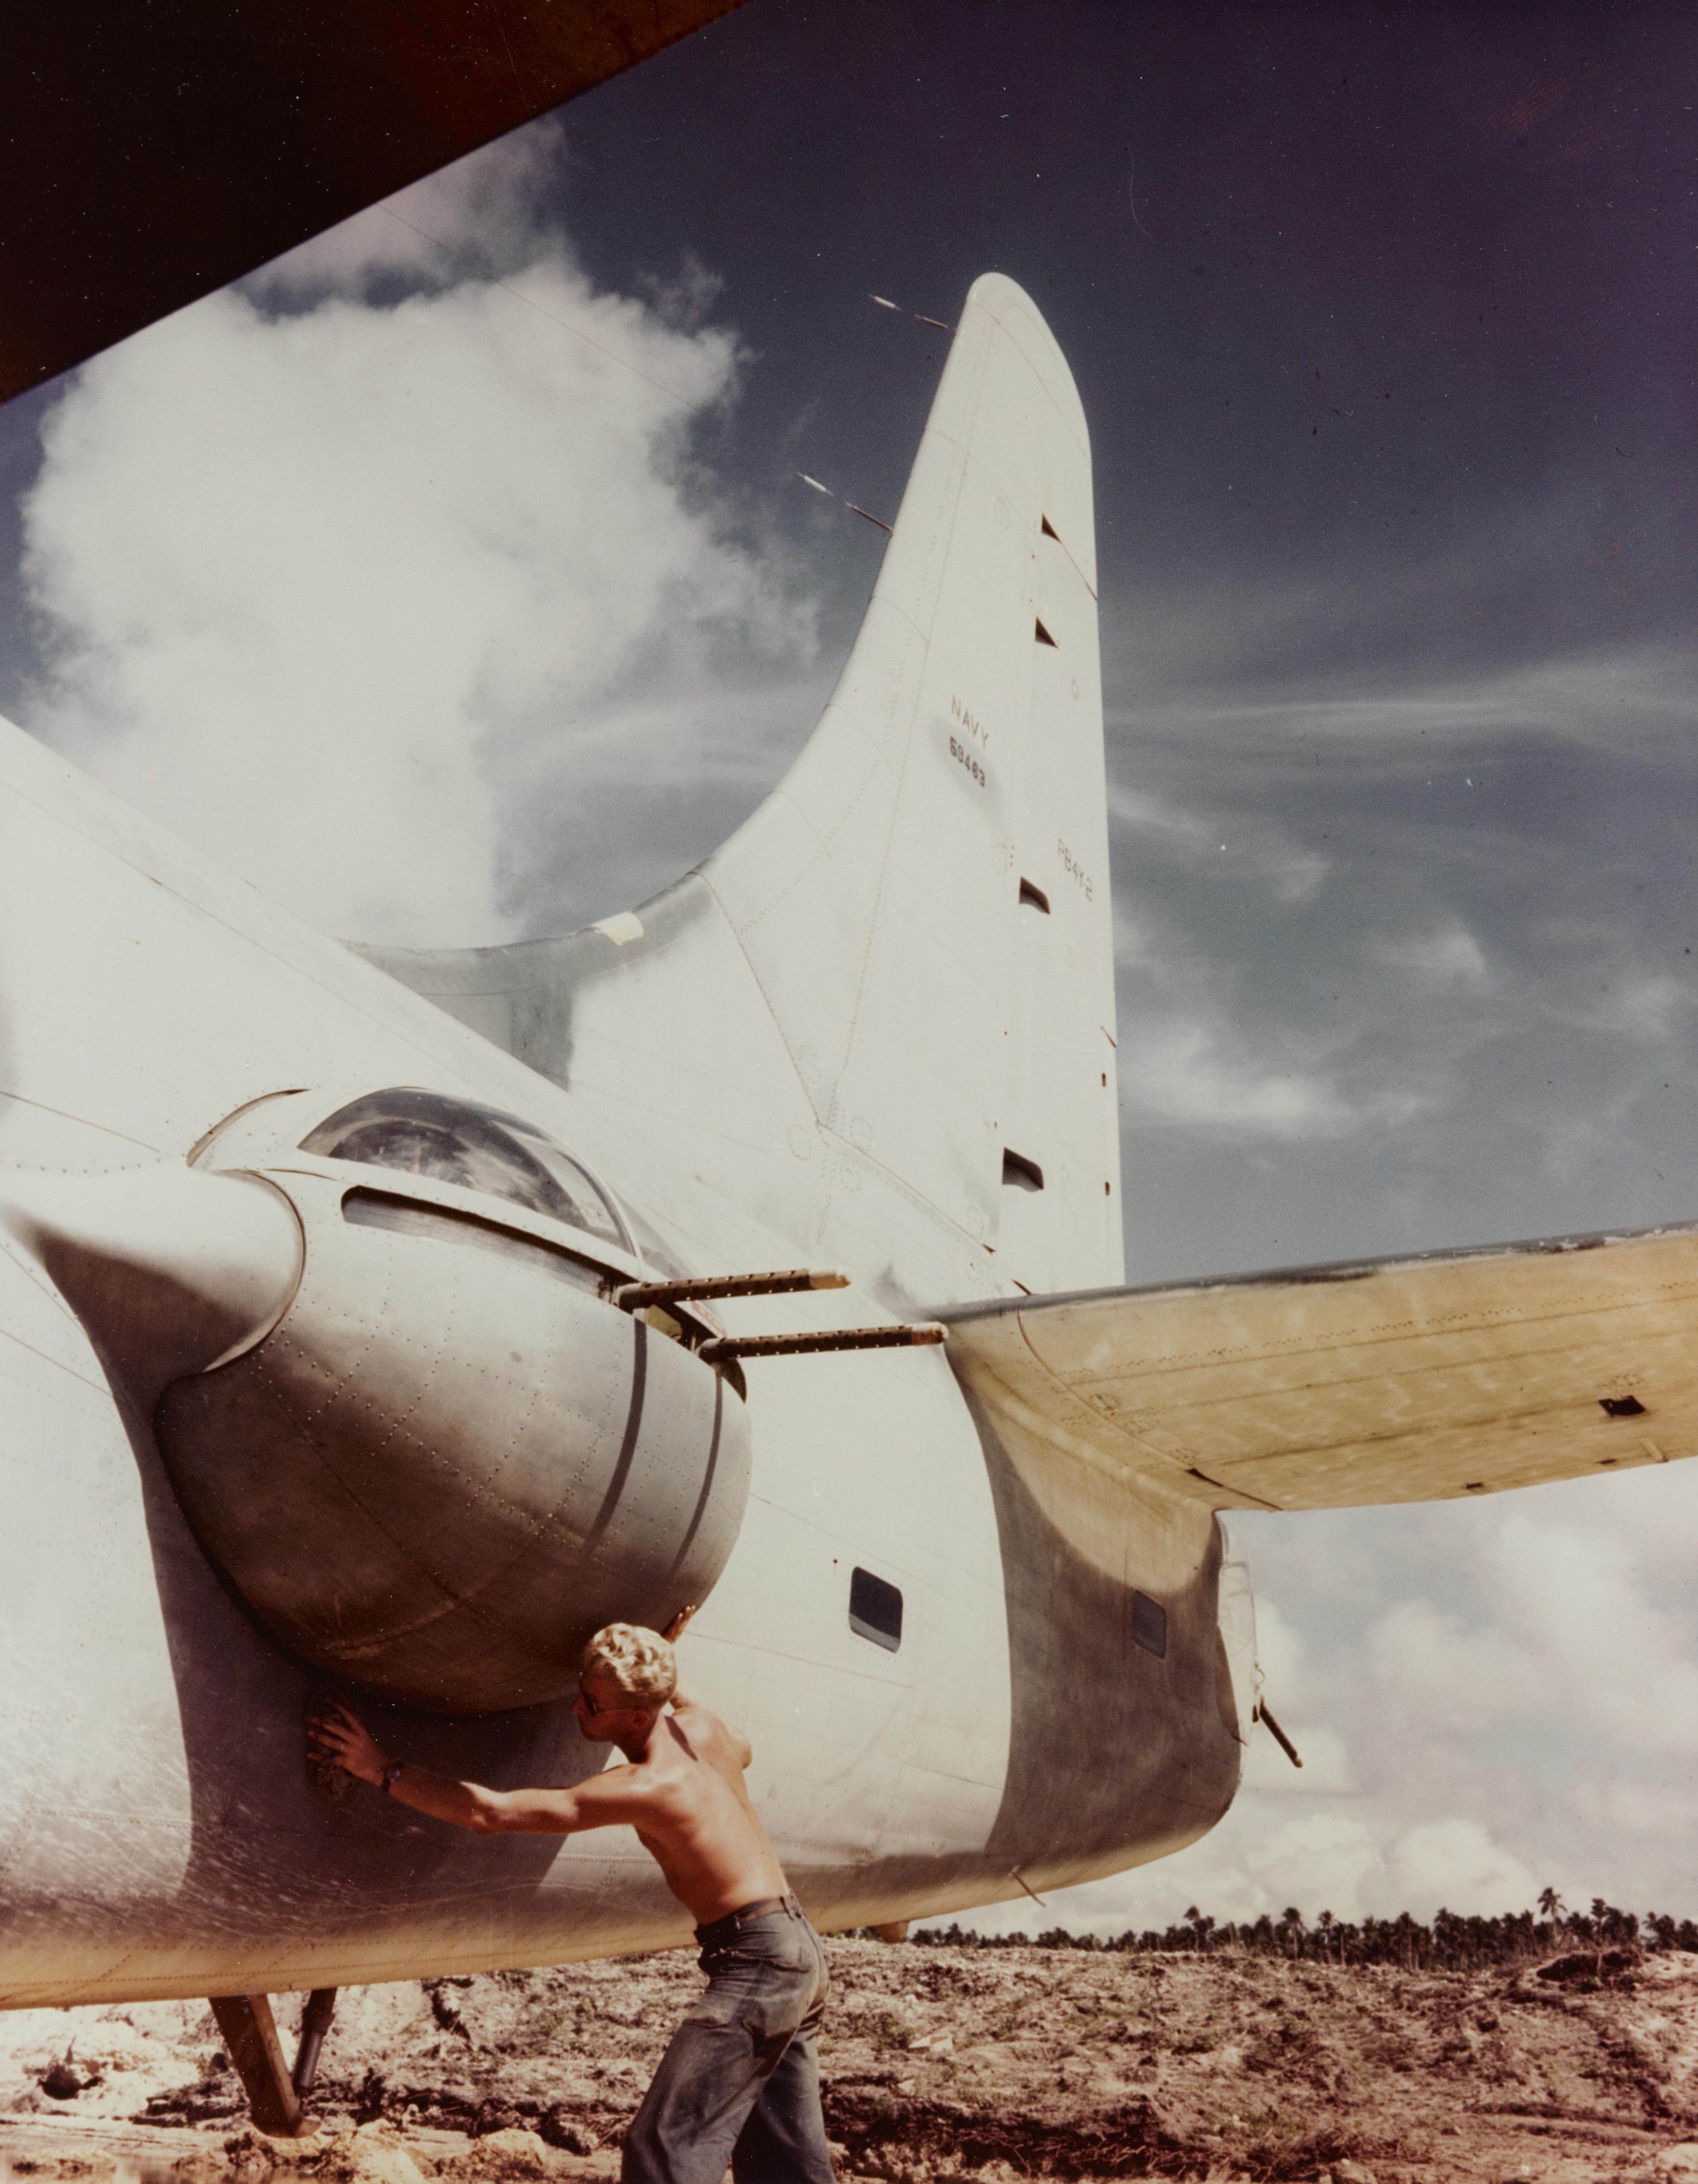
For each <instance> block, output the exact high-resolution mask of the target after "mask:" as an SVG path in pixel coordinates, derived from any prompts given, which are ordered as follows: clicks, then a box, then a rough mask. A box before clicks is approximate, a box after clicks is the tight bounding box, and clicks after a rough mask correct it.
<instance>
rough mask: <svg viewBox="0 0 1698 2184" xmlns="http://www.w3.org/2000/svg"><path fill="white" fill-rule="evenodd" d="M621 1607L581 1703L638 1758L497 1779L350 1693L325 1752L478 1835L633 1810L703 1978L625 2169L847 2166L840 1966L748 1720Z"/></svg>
mask: <svg viewBox="0 0 1698 2184" xmlns="http://www.w3.org/2000/svg"><path fill="white" fill-rule="evenodd" d="M693 1613H694V1610H693V1608H688V1607H687V1608H686V1609H685V1610H684V1611H683V1613H682V1614H681V1615H679V1616H677V1617H676V1618H675V1619H673V1621H672V1622H671V1623H670V1624H668V1625H667V1626H666V1631H665V1635H664V1636H662V1635H660V1633H658V1632H656V1631H654V1630H643V1629H640V1628H639V1627H638V1626H637V1625H636V1624H630V1623H610V1624H608V1626H607V1628H606V1629H605V1630H598V1631H597V1633H596V1635H595V1636H594V1637H593V1638H592V1639H591V1640H590V1641H589V1644H588V1645H587V1646H586V1647H585V1649H584V1665H583V1674H582V1676H581V1677H580V1678H579V1680H578V1696H577V1697H576V1699H575V1700H574V1701H573V1702H572V1711H573V1713H576V1716H577V1719H578V1727H579V1729H580V1730H581V1731H582V1734H583V1735H584V1736H587V1738H588V1739H589V1740H590V1741H591V1742H592V1743H595V1744H616V1745H617V1746H618V1747H619V1748H620V1750H621V1752H623V1753H624V1754H625V1757H626V1765H625V1766H623V1767H610V1768H609V1769H607V1770H606V1771H605V1772H604V1773H603V1774H600V1775H593V1776H592V1777H591V1778H590V1780H588V1781H587V1782H582V1783H580V1784H579V1786H578V1787H577V1788H576V1789H575V1790H486V1789H482V1788H481V1787H480V1786H479V1785H478V1784H476V1782H455V1781H452V1780H449V1779H448V1777H447V1776H446V1775H433V1774H431V1771H430V1769H428V1768H425V1767H417V1766H415V1765H414V1764H413V1763H411V1761H409V1760H400V1759H389V1758H386V1757H385V1756H384V1754H383V1753H382V1752H380V1751H379V1750H378V1748H377V1746H376V1743H375V1742H374V1741H372V1738H371V1736H370V1734H369V1732H368V1731H367V1730H366V1729H365V1725H364V1724H363V1723H362V1722H361V1721H360V1720H359V1718H358V1716H357V1715H355V1714H354V1713H350V1712H349V1710H348V1708H346V1707H338V1708H337V1710H336V1712H335V1713H331V1714H327V1715H325V1716H323V1717H321V1718H320V1719H317V1720H315V1722H314V1723H313V1724H311V1727H310V1730H309V1735H310V1737H311V1741H312V1747H313V1753H314V1757H315V1758H318V1759H320V1760H330V1761H333V1762H334V1763H336V1764H337V1766H339V1767H343V1768H346V1769H347V1770H348V1773H349V1774H350V1775H358V1776H359V1779H360V1780H361V1781H363V1782H370V1784H371V1785H372V1786H373V1787H374V1788H376V1789H381V1790H386V1791H387V1792H388V1793H389V1795H390V1796H391V1797H398V1798H399V1799H400V1801H401V1802H402V1803H403V1804H404V1805H410V1806H412V1808H414V1810H415V1812H420V1813H428V1814H431V1817H432V1818H433V1819H438V1820H448V1821H449V1822H451V1823H452V1824H453V1825H454V1826H456V1827H461V1828H470V1829H472V1830H475V1831H476V1833H478V1834H480V1835H493V1834H499V1833H504V1832H506V1831H508V1830H522V1831H525V1832H527V1833H530V1834H532V1835H559V1836H565V1835H576V1834H577V1833H578V1832H579V1831H580V1830H582V1829H585V1828H609V1827H621V1826H627V1825H628V1826H631V1827H633V1828H635V1829H636V1830H637V1838H638V1840H639V1841H641V1843H642V1845H643V1848H644V1849H645V1850H646V1851H648V1853H649V1855H650V1856H651V1857H652V1858H654V1861H655V1863H656V1864H658V1865H659V1866H660V1870H661V1872H662V1873H663V1874H664V1875H665V1878H666V1886H668V1887H669V1888H670V1889H671V1892H672V1893H673V1894H674V1895H675V1896H676V1897H677V1898H678V1900H679V1902H680V1903H682V1904H683V1905H684V1906H685V1908H687V1909H688V1911H689V1912H691V1914H693V1916H694V1918H695V1919H696V1922H697V1923H696V1939H697V1940H698V1941H699V1942H700V1943H701V1946H702V1953H701V1958H700V1962H701V1967H702V1970H704V1972H706V1973H707V1974H708V1987H707V1992H706V1993H705V1994H704V1995H703V1997H701V1999H700V2001H699V2002H698V2003H696V2005H695V2007H694V2008H693V2009H689V2010H687V2011H686V2012H685V2014H684V2018H683V2021H682V2024H681V2025H679V2027H678V2029H677V2031H676V2032H675V2033H674V2034H673V2035H672V2039H671V2045H670V2046H669V2047H668V2048H667V2050H666V2052H665V2054H664V2055H663V2056H662V2057H661V2059H660V2068H659V2069H658V2070H656V2071H655V2073H654V2082H653V2083H652V2084H651V2085H650V2087H649V2091H648V2093H647V2095H646V2096H645V2098H644V2099H643V2105H642V2107H641V2108H640V2109H638V2110H637V2115H636V2118H635V2120H633V2121H632V2126H631V2128H630V2130H629V2131H627V2132H626V2138H625V2157H624V2168H623V2176H624V2181H625V2184H721V2178H722V2177H723V2176H724V2175H725V2172H726V2169H727V2165H729V2166H730V2168H731V2170H732V2174H733V2176H734V2177H735V2179H736V2184H832V2160H831V2154H830V2153H829V2151H828V2150H827V2145H826V2126H825V2118H824V2115H823V2114H822V2112H821V2107H820V2070H819V2059H818V2056H817V2053H816V2048H815V2041H814V2036H815V2034H816V2031H817V2030H818V2027H819V2023H820V2016H821V2011H822V2010H823V2009H824V2007H825V2000H826V1991H827V1984H828V1982H827V1975H826V1960H825V1953H824V1951H823V1949H822V1948H821V1946H820V1937H819V1936H818V1935H817V1934H816V1932H815V1931H814V1930H813V1928H812V1927H811V1926H810V1925H809V1923H808V1920H807V1919H806V1917H805V1916H804V1913H803V1910H802V1907H801V1906H800V1904H799V1903H797V1901H796V1899H795V1897H793V1895H791V1893H790V1892H789V1886H788V1883H787V1881H786V1880H785V1878H784V1869H783V1868H782V1866H781V1865H780V1864H779V1863H778V1859H777V1855H776V1853H774V1851H773V1848H772V1845H771V1842H770V1841H768V1840H767V1836H766V1830H765V1828H764V1827H762V1825H760V1819H759V1817H758V1816H757V1814H756V1813H755V1810H754V1806H753V1805H752V1804H750V1802H749V1792H748V1791H747V1790H746V1789H745V1788H744V1786H743V1769H745V1768H746V1767H747V1766H748V1764H749V1759H750V1758H751V1756H752V1755H751V1753H750V1750H749V1740H748V1738H747V1737H746V1736H744V1735H743V1731H742V1730H740V1729H738V1728H735V1727H734V1726H733V1725H732V1724H731V1723H729V1722H727V1721H724V1720H722V1719H721V1717H720V1716H719V1715H718V1714H716V1713H715V1712H714V1711H713V1709H712V1708H710V1707H708V1706H704V1704H703V1703H702V1702H701V1700H699V1698H697V1697H694V1696H693V1694H692V1693H690V1692H688V1691H684V1690H682V1688H681V1687H680V1685H679V1684H678V1679H677V1667H676V1662H675V1660H674V1658H673V1653H672V1642H671V1641H673V1640H674V1639H676V1637H677V1636H678V1635H679V1634H680V1633H681V1632H682V1630H683V1627H684V1625H685V1624H686V1623H688V1620H689V1619H690V1617H691V1615H692V1614H693Z"/></svg>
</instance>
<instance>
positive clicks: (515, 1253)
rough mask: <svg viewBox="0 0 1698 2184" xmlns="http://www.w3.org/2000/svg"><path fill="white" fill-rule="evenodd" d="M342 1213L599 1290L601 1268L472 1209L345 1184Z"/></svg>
mask: <svg viewBox="0 0 1698 2184" xmlns="http://www.w3.org/2000/svg"><path fill="white" fill-rule="evenodd" d="M342 1219H343V1220H344V1221H348V1222H351V1223H353V1225H354V1227H355V1228H356V1229H395V1230H397V1231H398V1232H399V1233H400V1234H402V1235H404V1236H433V1237H435V1238H436V1240H437V1242H438V1243H443V1244H471V1245H476V1248H477V1249H478V1250H479V1251H493V1252H494V1253H495V1254H496V1255H497V1256H498V1257H500V1258H504V1259H522V1260H523V1261H524V1262H526V1265H527V1266H532V1267H535V1268H537V1269H538V1271H539V1272H540V1273H545V1274H551V1275H552V1276H553V1277H554V1279H555V1280H556V1281H557V1282H570V1283H571V1285H572V1287H573V1288H574V1289H580V1290H590V1291H592V1292H593V1293H594V1294H597V1295H598V1294H599V1293H600V1290H601V1285H602V1274H601V1269H600V1268H598V1267H593V1266H591V1265H590V1264H589V1262H588V1261H587V1260H586V1259H576V1258H574V1257H573V1256H572V1254H571V1252H570V1251H556V1250H555V1249H554V1245H552V1244H539V1243H537V1241H536V1240H535V1239H534V1238H532V1237H530V1236H520V1235H516V1234H515V1233H514V1231H513V1230H512V1229H498V1228H497V1227H496V1225H495V1223H493V1221H480V1220H479V1219H478V1217H477V1216H476V1214H475V1213H461V1212H459V1211H458V1210H455V1209H450V1208H449V1207H448V1206H420V1203H419V1201H417V1199H415V1198H393V1197H392V1196H391V1195H390V1194H389V1193H388V1192H387V1190H350V1191H349V1192H348V1195H347V1196H346V1197H345V1198H344V1199H343V1200H342Z"/></svg>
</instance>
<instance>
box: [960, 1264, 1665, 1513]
mask: <svg viewBox="0 0 1698 2184" xmlns="http://www.w3.org/2000/svg"><path fill="white" fill-rule="evenodd" d="M938 1318H941V1319H943V1320H944V1321H946V1322H947V1323H948V1324H949V1360H950V1362H951V1363H952V1364H953V1365H954V1366H955V1371H956V1373H958V1374H959V1376H960V1379H962V1380H963V1381H964V1382H965V1383H966V1385H967V1386H968V1388H969V1389H970V1390H971V1392H972V1394H973V1395H974V1396H976V1397H977V1400H978V1401H979V1402H980V1403H981V1404H982V1405H983V1407H984V1409H985V1410H986V1411H988V1412H989V1413H990V1416H991V1418H993V1420H994V1421H995V1422H996V1423H997V1424H999V1426H1000V1427H1001V1428H1003V1429H1005V1431H1006V1432H1010V1433H1012V1434H1013V1435H1015V1436H1016V1440H1018V1442H1019V1445H1020V1446H1021V1447H1022V1449H1024V1450H1026V1451H1027V1452H1028V1453H1030V1454H1031V1455H1032V1456H1033V1460H1038V1461H1041V1463H1043V1464H1044V1466H1045V1467H1046V1468H1051V1469H1055V1468H1059V1473H1066V1471H1067V1470H1068V1469H1069V1468H1070V1467H1071V1466H1074V1465H1083V1467H1085V1468H1086V1469H1087V1470H1088V1471H1092V1472H1094V1473H1096V1474H1099V1475H1100V1476H1103V1477H1105V1478H1107V1479H1118V1480H1122V1481H1127V1482H1131V1481H1133V1480H1137V1481H1138V1482H1141V1483H1144V1484H1154V1485H1160V1486H1164V1487H1165V1488H1166V1490H1168V1491H1169V1492H1170V1493H1172V1494H1176V1495H1179V1496H1185V1497H1187V1498H1189V1499H1194V1500H1199V1501H1202V1502H1206V1503H1207V1504H1208V1505H1209V1506H1210V1507H1214V1508H1217V1509H1222V1508H1246V1509H1339V1508H1347V1507H1355V1506H1358V1505H1360V1504H1362V1503H1367V1502H1436V1501H1443V1500H1445V1499H1447V1498H1449V1497H1450V1496H1461V1495H1474V1494H1489V1493H1493V1492H1495V1491H1497V1490H1500V1489H1502V1488H1505V1487H1509V1486H1534V1485H1539V1484H1541V1483H1542V1482H1544V1481H1545V1480H1547V1479H1579V1478H1585V1477H1589V1476H1592V1475H1594V1474H1597V1473H1599V1472H1606V1471H1612V1470H1616V1469H1622V1470H1626V1469H1627V1468H1628V1467H1630V1466H1632V1465H1634V1464H1642V1463H1668V1462H1670V1461H1671V1460H1672V1459H1673V1458H1674V1457H1685V1456H1690V1455H1693V1454H1694V1453H1695V1452H1698V1227H1694V1226H1688V1227H1683V1228H1679V1229H1651V1230H1648V1231H1645V1232H1644V1233H1642V1234H1638V1235H1625V1236H1586V1237H1562V1238H1558V1239H1556V1240H1552V1241H1550V1242H1545V1243H1536V1244H1501V1245H1495V1246H1492V1247H1490V1248H1488V1249H1484V1250H1481V1251H1447V1252H1436V1253H1434V1254H1432V1255H1430V1256H1425V1257H1422V1258H1414V1259H1383V1260H1377V1261H1370V1262H1367V1263H1366V1264H1364V1263H1361V1262H1358V1263H1356V1264H1355V1265H1350V1266H1339V1267H1317V1268H1305V1269H1302V1270H1300V1271H1297V1272H1291V1273H1270V1274H1260V1275H1250V1276H1247V1277H1242V1278H1239V1279H1234V1280H1231V1281H1221V1282H1196V1283H1192V1284H1188V1285H1187V1286H1185V1287H1183V1288H1175V1289H1147V1290H1092V1291H1087V1292H1085V1293H1083V1294H1082V1295H1077V1296H1059V1297H1041V1296H1034V1297H1031V1298H1029V1299H1028V1298H1025V1297H1016V1298H1014V1299H1012V1300H1010V1301H1008V1302H1006V1303H1001V1304H994V1305H971V1306H964V1307H960V1308H958V1309H957V1310H955V1311H954V1312H940V1313H939V1314H938ZM1038 1451H1041V1456H1040V1455H1039V1454H1038ZM1057 1483H1058V1484H1061V1483H1063V1482H1062V1481H1061V1478H1060V1476H1059V1474H1058V1479H1057Z"/></svg>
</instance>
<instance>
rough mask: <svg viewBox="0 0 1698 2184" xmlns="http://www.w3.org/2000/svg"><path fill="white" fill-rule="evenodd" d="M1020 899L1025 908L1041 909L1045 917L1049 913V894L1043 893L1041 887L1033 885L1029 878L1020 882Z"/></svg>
mask: <svg viewBox="0 0 1698 2184" xmlns="http://www.w3.org/2000/svg"><path fill="white" fill-rule="evenodd" d="M1020 900H1021V904H1022V907H1023V908H1025V909H1027V910H1041V911H1043V913H1044V916H1045V917H1048V916H1049V896H1048V895H1047V894H1044V890H1043V889H1042V888H1041V887H1033V884H1032V883H1031V881H1030V880H1022V882H1021V883H1020Z"/></svg>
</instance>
